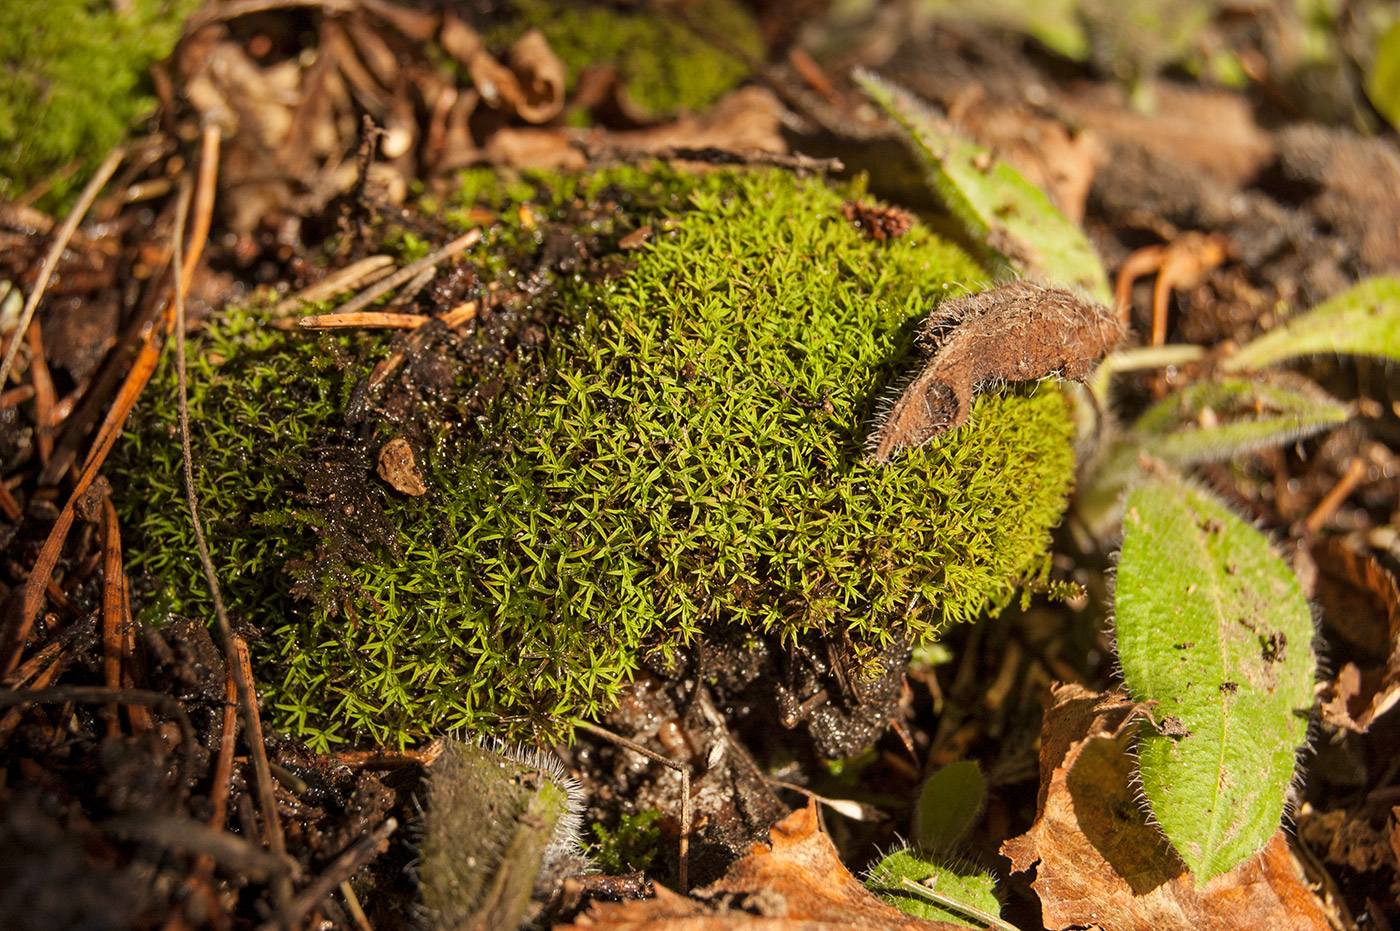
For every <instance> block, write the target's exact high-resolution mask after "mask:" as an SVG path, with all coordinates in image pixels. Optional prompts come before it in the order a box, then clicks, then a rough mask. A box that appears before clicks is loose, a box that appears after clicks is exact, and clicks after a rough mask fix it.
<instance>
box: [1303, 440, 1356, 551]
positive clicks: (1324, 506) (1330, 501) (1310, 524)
mask: <svg viewBox="0 0 1400 931" xmlns="http://www.w3.org/2000/svg"><path fill="white" fill-rule="evenodd" d="M1366 472H1367V467H1366V461H1365V460H1364V459H1362V458H1361V457H1360V456H1357V457H1355V458H1353V459H1352V460H1351V462H1349V463H1347V470H1346V471H1345V472H1343V473H1342V477H1341V478H1339V479H1337V484H1335V485H1333V486H1332V488H1331V490H1330V491H1328V492H1327V494H1325V495H1323V496H1322V500H1321V501H1319V502H1318V503H1317V507H1315V508H1313V510H1312V513H1311V514H1309V515H1308V516H1307V519H1306V520H1304V521H1303V526H1305V527H1307V528H1308V533H1317V532H1318V531H1319V530H1321V529H1322V525H1323V524H1325V523H1327V521H1328V519H1330V518H1331V517H1332V515H1333V514H1335V513H1336V512H1337V508H1339V507H1341V506H1342V502H1343V501H1345V500H1346V499H1347V496H1348V495H1350V494H1351V493H1352V492H1353V491H1355V490H1356V486H1357V485H1360V484H1361V480H1362V479H1364V478H1365V477H1366Z"/></svg>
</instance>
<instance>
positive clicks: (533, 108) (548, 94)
mask: <svg viewBox="0 0 1400 931" xmlns="http://www.w3.org/2000/svg"><path fill="white" fill-rule="evenodd" d="M510 70H511V71H513V72H514V73H515V79H516V86H517V88H518V90H519V93H520V96H519V98H518V99H517V100H516V101H515V112H516V113H518V114H519V115H520V118H521V119H522V120H524V121H525V122H527V123H547V122H549V121H550V120H552V119H554V118H555V117H556V116H558V115H559V113H560V111H562V110H563V109H564V81H565V69H564V62H563V61H561V60H560V58H559V56H558V55H556V54H554V50H553V49H551V48H550V47H549V41H548V40H547V39H545V37H544V33H542V32H540V31H539V30H538V29H531V30H530V31H529V32H527V33H525V34H524V35H523V36H521V37H520V40H519V41H517V42H516V43H515V47H514V48H512V49H511V50H510Z"/></svg>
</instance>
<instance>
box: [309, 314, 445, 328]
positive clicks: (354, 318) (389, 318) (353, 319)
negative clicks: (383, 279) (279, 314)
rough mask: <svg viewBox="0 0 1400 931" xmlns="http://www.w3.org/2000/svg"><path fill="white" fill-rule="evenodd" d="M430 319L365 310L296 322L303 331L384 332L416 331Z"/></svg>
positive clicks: (423, 315) (314, 315)
mask: <svg viewBox="0 0 1400 931" xmlns="http://www.w3.org/2000/svg"><path fill="white" fill-rule="evenodd" d="M431 319H433V318H432V317H429V316H427V315H426V314H395V313H388V312H386V311H379V310H366V311H362V312H360V313H351V314H340V313H335V314H313V315H312V316H309V317H302V318H301V319H300V320H299V321H297V322H298V323H299V324H300V325H301V328H302V329H303V330H343V329H350V328H351V327H374V328H378V329H385V330H416V329H418V328H419V327H420V326H422V325H423V324H425V323H427V322H428V321H429V320H431Z"/></svg>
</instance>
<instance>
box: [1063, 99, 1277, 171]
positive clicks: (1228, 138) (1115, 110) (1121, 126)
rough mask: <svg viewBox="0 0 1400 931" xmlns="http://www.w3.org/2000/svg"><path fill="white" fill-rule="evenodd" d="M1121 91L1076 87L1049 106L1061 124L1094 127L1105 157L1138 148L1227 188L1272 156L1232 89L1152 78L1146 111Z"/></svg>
mask: <svg viewBox="0 0 1400 931" xmlns="http://www.w3.org/2000/svg"><path fill="white" fill-rule="evenodd" d="M1124 93H1125V92H1124V91H1123V90H1122V89H1121V88H1118V87H1113V86H1108V85H1103V86H1100V87H1095V88H1085V87H1076V88H1075V91H1074V93H1066V94H1059V95H1057V96H1056V98H1055V102H1054V104H1053V106H1052V110H1053V111H1054V112H1055V113H1056V115H1058V116H1059V117H1060V118H1061V119H1062V120H1063V122H1065V123H1068V124H1070V125H1074V126H1077V127H1079V128H1080V129H1081V130H1092V131H1094V133H1095V134H1096V135H1097V136H1098V137H1099V139H1100V141H1101V142H1102V143H1103V149H1102V151H1103V157H1104V158H1105V159H1112V158H1114V157H1115V154H1114V153H1116V152H1117V151H1118V150H1119V149H1121V148H1122V147H1123V146H1124V145H1127V146H1132V147H1137V148H1142V149H1146V150H1149V151H1151V152H1153V153H1155V154H1156V155H1158V156H1160V157H1161V158H1162V159H1164V160H1166V161H1170V162H1177V163H1183V164H1186V165H1188V166H1190V167H1191V168H1192V169H1194V170H1197V171H1200V172H1202V173H1203V174H1205V175H1207V176H1208V177H1211V178H1214V179H1216V180H1218V181H1219V182H1221V183H1222V184H1225V185H1226V186H1228V187H1230V188H1231V189H1233V188H1238V187H1241V186H1243V185H1245V184H1248V183H1249V182H1250V181H1251V180H1252V179H1253V178H1254V177H1255V176H1256V175H1257V174H1258V173H1259V171H1260V169H1262V168H1263V167H1264V166H1265V165H1267V164H1268V163H1269V161H1270V160H1271V159H1272V158H1273V156H1274V144H1273V140H1272V139H1270V137H1269V134H1268V133H1267V132H1266V131H1265V130H1264V129H1262V128H1261V127H1260V126H1259V123H1258V122H1257V121H1256V120H1255V118H1254V113H1253V111H1252V109H1251V107H1250V103H1249V101H1248V100H1247V99H1246V98H1244V97H1242V96H1241V95H1239V94H1237V93H1234V92H1228V91H1219V90H1212V89H1204V90H1202V89H1199V88H1194V87H1187V86H1185V85H1181V84H1177V83H1172V82H1170V81H1164V80H1158V81H1153V82H1152V84H1151V93H1152V96H1153V100H1154V102H1155V106H1154V108H1153V111H1152V113H1151V114H1146V113H1143V112H1142V111H1141V110H1140V109H1138V108H1135V107H1131V106H1125V105H1124V101H1123V96H1124ZM1100 164H1103V163H1102V162H1101V163H1100Z"/></svg>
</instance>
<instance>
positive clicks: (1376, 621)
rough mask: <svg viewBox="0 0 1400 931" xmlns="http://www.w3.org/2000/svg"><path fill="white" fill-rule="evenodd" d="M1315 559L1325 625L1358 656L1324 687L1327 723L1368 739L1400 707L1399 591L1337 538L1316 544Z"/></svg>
mask: <svg viewBox="0 0 1400 931" xmlns="http://www.w3.org/2000/svg"><path fill="white" fill-rule="evenodd" d="M1310 555H1311V556H1312V558H1313V562H1314V563H1316V564H1317V569H1318V582H1317V598H1318V601H1319V602H1320V603H1321V607H1322V621H1323V624H1324V625H1325V626H1326V627H1327V629H1328V632H1329V634H1331V635H1332V636H1335V637H1337V638H1339V639H1341V640H1344V641H1346V642H1347V643H1348V645H1349V646H1351V647H1352V648H1353V650H1354V652H1355V654H1356V658H1355V659H1349V660H1347V661H1346V662H1344V663H1343V664H1342V666H1341V668H1340V669H1338V670H1337V673H1336V675H1335V676H1333V677H1332V679H1331V681H1329V682H1328V683H1327V684H1326V686H1325V687H1324V691H1323V704H1322V720H1323V722H1324V723H1325V724H1330V725H1332V726H1333V727H1338V728H1343V729H1345V730H1349V731H1355V732H1356V733H1359V734H1364V733H1366V732H1367V731H1368V730H1370V729H1371V723H1372V722H1373V721H1375V719H1376V718H1377V717H1379V716H1380V715H1382V714H1385V713H1386V712H1387V711H1389V710H1390V709H1391V708H1394V707H1395V705H1396V704H1397V703H1400V588H1397V586H1396V583H1395V577H1394V576H1393V575H1391V574H1390V572H1389V571H1388V570H1387V569H1386V568H1385V567H1384V566H1382V565H1381V564H1380V563H1379V562H1377V561H1376V559H1375V558H1374V557H1373V556H1371V555H1370V554H1368V553H1358V552H1356V551H1354V550H1351V549H1348V548H1347V547H1346V546H1345V545H1344V544H1343V543H1342V542H1341V541H1339V540H1337V539H1335V538H1330V537H1329V538H1326V539H1324V540H1320V541H1318V542H1317V543H1315V544H1313V546H1312V548H1311V550H1310Z"/></svg>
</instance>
